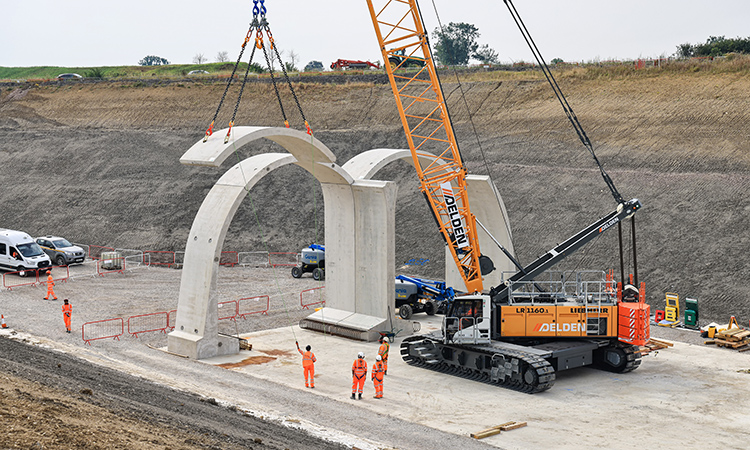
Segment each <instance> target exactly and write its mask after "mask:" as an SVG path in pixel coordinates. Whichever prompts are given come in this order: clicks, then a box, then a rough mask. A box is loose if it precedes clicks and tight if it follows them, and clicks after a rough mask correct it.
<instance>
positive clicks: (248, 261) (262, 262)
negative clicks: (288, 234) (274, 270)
mask: <svg viewBox="0 0 750 450" xmlns="http://www.w3.org/2000/svg"><path fill="white" fill-rule="evenodd" d="M237 264H239V265H240V266H249V267H270V266H271V264H270V262H269V259H268V252H239V253H238V254H237Z"/></svg>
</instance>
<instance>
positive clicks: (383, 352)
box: [378, 336, 391, 375]
mask: <svg viewBox="0 0 750 450" xmlns="http://www.w3.org/2000/svg"><path fill="white" fill-rule="evenodd" d="M390 349H391V344H390V343H389V341H388V336H383V337H382V338H380V348H379V349H378V355H380V357H381V358H382V359H383V368H384V369H385V370H384V371H383V375H388V350H390Z"/></svg>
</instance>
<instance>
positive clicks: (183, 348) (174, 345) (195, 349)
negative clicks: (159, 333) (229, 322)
mask: <svg viewBox="0 0 750 450" xmlns="http://www.w3.org/2000/svg"><path fill="white" fill-rule="evenodd" d="M167 347H168V348H169V351H170V352H172V353H177V354H178V355H184V356H187V357H188V358H191V359H207V358H213V357H214V356H223V355H234V354H237V353H239V352H240V341H239V339H236V338H234V337H229V336H222V335H208V336H197V335H191V334H190V333H185V332H184V331H173V332H171V333H169V336H167Z"/></svg>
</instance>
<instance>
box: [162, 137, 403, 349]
mask: <svg viewBox="0 0 750 450" xmlns="http://www.w3.org/2000/svg"><path fill="white" fill-rule="evenodd" d="M225 133H226V131H224V130H222V131H219V132H217V133H216V134H215V135H213V136H211V137H210V138H209V139H208V140H207V142H205V143H204V142H202V140H201V141H199V142H197V143H196V144H195V145H193V146H192V147H191V148H190V149H189V150H188V151H187V152H186V153H185V154H184V155H183V157H182V158H181V162H182V163H183V164H190V165H207V166H214V167H218V166H220V165H221V163H222V162H224V161H225V160H226V159H227V157H228V156H229V155H231V154H232V152H233V151H234V150H235V149H237V148H239V147H240V146H241V145H244V144H246V143H248V142H251V141H253V140H256V139H259V138H266V139H270V140H272V141H274V142H277V143H279V144H280V145H281V146H282V147H283V148H284V149H286V150H287V151H288V152H289V153H290V154H282V153H266V154H259V155H255V156H252V157H250V158H247V159H245V160H243V161H241V162H240V163H238V164H236V165H234V166H233V167H232V168H231V169H229V170H228V171H227V172H226V173H225V174H224V175H223V176H222V177H221V178H220V179H219V180H218V181H217V182H216V184H215V185H214V187H213V188H212V189H211V191H210V192H209V193H208V195H207V196H206V198H205V199H204V201H203V203H202V204H201V207H200V209H199V211H198V214H197V215H196V217H195V219H194V221H193V225H192V227H191V230H190V235H189V237H188V241H187V245H186V247H185V261H184V264H183V272H182V279H181V283H180V294H179V300H178V306H177V317H176V322H175V324H176V326H175V330H174V331H173V332H172V333H170V334H169V337H168V346H169V350H170V351H172V352H174V353H178V354H182V355H186V356H188V357H191V358H195V359H203V358H208V357H212V356H217V355H223V354H231V353H237V352H238V351H239V345H238V341H237V340H236V339H234V338H227V337H226V336H220V335H219V334H218V298H217V294H216V280H217V275H218V267H219V258H220V256H221V250H222V247H223V244H224V239H225V237H226V232H227V230H228V228H229V225H230V224H231V222H232V219H233V218H234V215H235V213H236V212H237V209H238V208H239V205H240V204H241V202H242V200H243V199H244V197H245V195H246V193H247V192H248V191H249V190H250V189H251V188H252V187H253V186H254V185H255V184H256V183H257V182H258V181H259V180H260V179H262V178H263V177H264V176H265V175H267V174H268V173H270V172H271V171H273V170H274V169H276V168H278V167H281V166H283V165H286V164H297V165H299V166H300V167H302V168H304V169H306V170H307V171H308V172H309V173H311V174H312V175H313V176H314V177H315V178H316V179H317V180H318V181H319V182H320V183H321V189H322V192H323V197H324V202H325V205H326V208H325V220H326V224H325V242H326V278H327V280H328V285H329V286H335V288H333V289H328V294H327V304H328V305H329V306H330V307H331V308H332V310H331V312H332V314H331V315H330V317H329V319H328V320H330V318H331V317H334V316H335V317H336V321H337V322H349V323H353V324H354V327H355V328H357V329H360V331H361V332H363V333H364V334H365V335H367V337H369V336H371V335H373V333H374V336H377V331H379V330H378V329H377V328H378V327H379V326H381V325H383V324H384V323H385V318H386V317H387V316H388V311H389V310H390V311H393V306H394V299H393V290H392V289H390V290H388V289H387V287H386V286H387V284H388V280H390V282H391V283H392V280H393V260H394V254H395V248H394V230H393V216H394V211H395V190H396V187H395V184H394V183H392V182H382V181H372V180H354V179H353V178H352V177H351V176H350V175H349V174H348V173H347V172H346V171H345V170H343V169H342V168H341V167H339V166H338V165H336V164H335V156H334V155H333V154H332V153H331V152H330V150H328V148H327V147H325V146H324V145H323V144H322V143H320V142H319V141H317V139H315V138H313V137H311V136H309V135H307V134H306V133H303V132H300V131H297V130H290V129H286V128H265V127H236V128H234V129H233V132H232V139H233V140H230V141H229V142H228V143H227V144H224V142H223V136H224V134H225ZM389 223H390V225H389ZM357 255H360V256H359V258H358V257H357ZM363 255H368V256H369V258H367V259H366V258H365V257H364V256H363ZM373 255H377V256H375V257H373ZM358 261H359V262H358ZM362 261H366V262H367V266H366V267H362V266H363V264H362V263H361V262H362Z"/></svg>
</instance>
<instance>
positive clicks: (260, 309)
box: [237, 295, 271, 319]
mask: <svg viewBox="0 0 750 450" xmlns="http://www.w3.org/2000/svg"><path fill="white" fill-rule="evenodd" d="M270 307H271V299H270V298H269V297H268V296H267V295H259V296H257V297H247V298H241V299H239V300H237V315H238V316H239V317H242V318H243V319H246V317H245V316H249V315H251V314H264V315H266V316H267V315H268V310H269V308H270Z"/></svg>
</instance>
